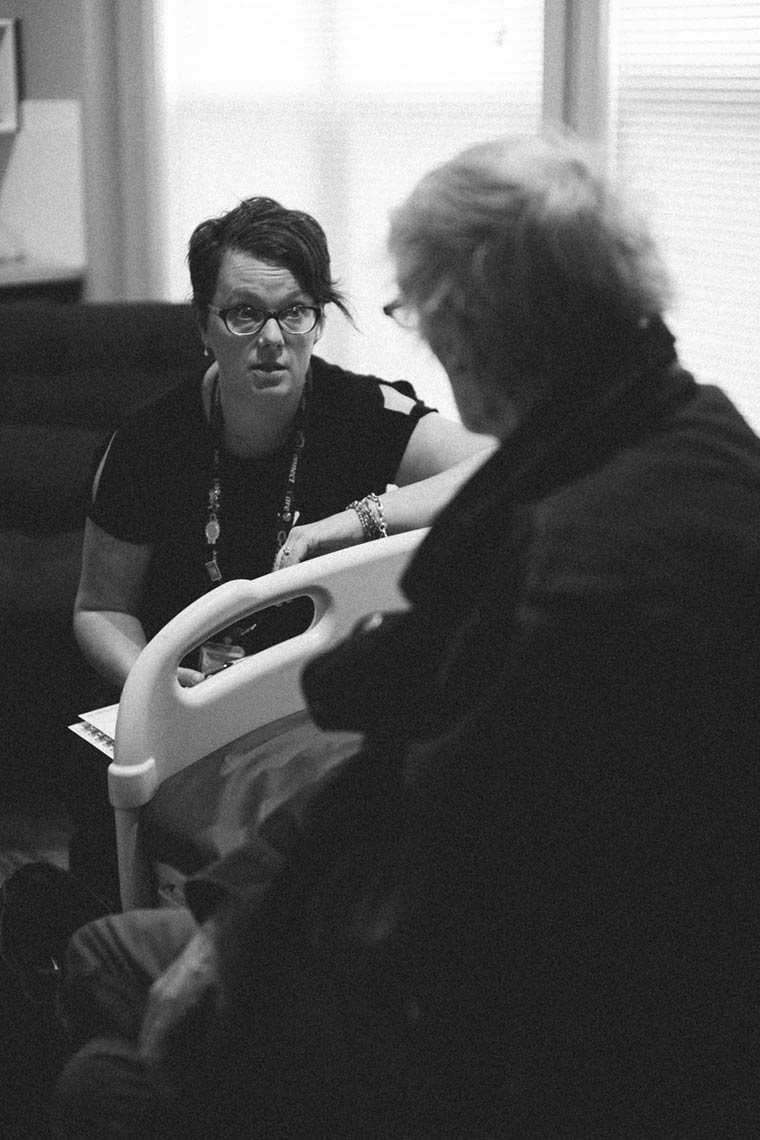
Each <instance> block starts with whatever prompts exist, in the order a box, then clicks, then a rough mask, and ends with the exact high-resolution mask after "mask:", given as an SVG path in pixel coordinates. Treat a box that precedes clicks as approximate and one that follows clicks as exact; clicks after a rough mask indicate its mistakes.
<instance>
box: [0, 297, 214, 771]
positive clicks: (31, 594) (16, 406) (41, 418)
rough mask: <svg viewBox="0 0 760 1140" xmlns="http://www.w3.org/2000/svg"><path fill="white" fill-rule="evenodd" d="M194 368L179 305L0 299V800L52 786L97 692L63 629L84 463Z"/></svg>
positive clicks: (88, 467)
mask: <svg viewBox="0 0 760 1140" xmlns="http://www.w3.org/2000/svg"><path fill="white" fill-rule="evenodd" d="M203 368H204V361H203V352H202V345H201V341H200V337H199V335H198V331H197V328H196V326H195V323H194V320H193V316H192V313H191V310H190V308H189V306H187V305H179V304H170V303H161V302H139V303H138V302H132V303H127V302H124V303H100V304H95V303H76V304H56V303H54V302H30V301H19V302H7V303H4V304H3V303H1V302H0V377H1V383H2V394H1V396H0V654H1V656H0V663H1V664H0V670H1V674H2V698H0V789H2V788H4V787H6V786H8V785H10V784H15V783H18V782H23V781H26V780H29V779H31V778H34V777H37V776H39V775H40V774H43V775H46V774H49V775H50V777H51V778H52V779H53V780H54V779H55V778H56V772H57V758H58V757H59V756H60V754H61V752H62V751H63V750H65V748H66V746H67V739H66V738H67V737H70V738H71V739H73V737H71V734H68V733H66V725H67V724H70V723H71V722H72V721H73V720H75V719H76V714H77V713H78V712H80V711H82V710H83V709H85V708H89V707H93V705H97V704H100V703H102V700H101V698H103V697H104V696H105V695H106V694H104V691H103V689H102V688H101V687H100V685H99V683H98V682H97V679H96V678H95V676H94V674H93V673H92V671H91V670H90V669H89V667H88V666H86V664H85V663H84V661H83V660H82V658H81V655H80V653H79V650H78V648H77V646H76V643H75V642H74V638H73V635H72V632H71V611H72V606H73V602H74V596H75V594H76V589H77V583H78V579H79V559H80V551H81V540H82V527H83V522H84V515H85V511H86V504H87V498H88V494H89V487H90V482H91V476H92V472H93V465H94V461H95V456H96V454H97V452H98V450H99V449H100V448H101V446H102V445H103V443H104V442H105V440H106V439H107V438H108V437H109V435H110V433H111V431H112V430H113V428H114V426H115V425H116V424H117V422H118V421H119V420H120V418H121V417H122V416H123V415H124V413H125V412H126V411H127V410H128V409H129V408H130V407H133V406H134V405H136V404H139V403H140V402H142V401H143V400H145V399H147V398H148V397H149V396H151V395H152V394H154V393H158V392H160V391H162V390H164V389H166V388H168V387H169V386H170V385H171V384H173V383H174V382H175V381H177V380H179V379H181V378H182V377H186V376H188V375H191V374H197V375H198V376H200V374H201V373H202V371H203Z"/></svg>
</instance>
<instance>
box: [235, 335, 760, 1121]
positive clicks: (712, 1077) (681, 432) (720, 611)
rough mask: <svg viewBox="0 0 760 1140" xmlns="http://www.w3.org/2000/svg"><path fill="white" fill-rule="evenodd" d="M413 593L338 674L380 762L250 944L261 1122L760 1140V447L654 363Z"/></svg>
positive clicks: (326, 818) (324, 679) (444, 521)
mask: <svg viewBox="0 0 760 1140" xmlns="http://www.w3.org/2000/svg"><path fill="white" fill-rule="evenodd" d="M602 379H604V381H605V382H604V383H602ZM404 588H405V590H406V592H407V594H408V596H409V598H410V599H411V601H412V603H413V608H412V610H411V612H410V613H409V614H408V615H406V616H405V617H403V618H401V619H400V620H399V619H396V620H393V621H389V622H387V623H386V624H385V625H381V626H380V627H379V628H378V629H377V630H375V631H374V633H370V634H367V635H366V636H365V637H362V638H360V639H359V640H358V641H355V642H354V643H352V644H349V645H347V646H344V647H342V648H339V649H338V650H337V651H335V652H334V653H333V654H331V655H329V656H328V657H327V658H325V659H323V660H322V661H320V662H317V663H315V665H314V666H313V667H310V668H309V669H308V670H307V674H306V677H305V687H306V691H307V694H308V695H309V697H310V701H311V704H312V709H313V711H314V714H315V716H316V718H317V719H318V720H319V721H320V722H321V723H322V724H323V725H324V726H325V727H338V726H340V727H356V726H357V724H358V726H359V727H362V728H364V729H366V730H367V732H368V743H367V746H366V748H365V749H364V751H363V752H362V753H361V755H359V756H358V757H356V758H355V759H354V760H353V761H352V762H351V763H349V764H348V765H347V767H346V768H345V770H344V771H343V772H342V773H341V774H340V775H339V776H338V777H337V778H331V779H330V781H329V785H328V786H327V787H326V788H325V789H323V791H322V792H321V794H320V795H319V796H318V797H317V798H316V800H314V801H313V802H311V804H310V806H309V808H308V811H307V813H306V826H305V829H304V831H303V835H302V838H301V840H300V841H299V844H298V846H297V849H296V852H295V854H294V856H293V858H292V860H290V861H289V862H288V864H287V865H286V866H284V868H283V869H282V870H281V871H280V873H279V875H278V876H277V877H276V878H275V880H274V886H269V885H267V886H266V887H265V888H262V887H261V884H259V886H258V887H257V888H256V889H253V890H252V892H251V894H252V898H254V896H255V901H252V902H251V903H250V904H249V906H248V909H247V912H245V917H244V918H243V917H241V915H242V913H243V912H242V911H241V908H240V907H239V906H238V907H237V908H235V910H234V921H232V922H231V923H230V925H229V929H228V934H227V940H226V947H227V952H226V955H225V978H226V985H227V992H228V994H234V995H235V997H234V999H233V1000H231V1001H230V1003H229V1004H228V1014H229V1015H230V1017H231V1020H229V1021H228V1029H227V1031H226V1032H227V1037H226V1040H227V1041H228V1042H229V1041H230V1040H231V1039H234V1041H235V1047H234V1049H233V1050H232V1052H231V1051H230V1048H229V1046H228V1045H222V1044H219V1046H218V1048H219V1051H220V1056H225V1057H226V1058H227V1061H226V1062H225V1063H226V1066H227V1070H229V1069H230V1068H233V1069H234V1070H235V1072H236V1073H237V1077H236V1078H235V1080H234V1081H233V1082H232V1085H231V1086H230V1087H231V1088H232V1087H233V1086H234V1087H237V1088H239V1087H240V1085H241V1084H242V1085H244V1086H245V1087H246V1088H247V1089H248V1093H247V1094H245V1095H247V1096H248V1097H249V1101H248V1103H247V1108H246V1110H245V1111H246V1112H247V1113H248V1115H247V1117H246V1118H247V1119H252V1118H253V1117H256V1118H258V1119H263V1117H262V1116H261V1114H262V1112H264V1111H265V1110H264V1107H263V1106H264V1104H266V1114H267V1117H266V1118H267V1120H268V1121H269V1122H270V1123H269V1124H268V1125H267V1128H269V1131H264V1132H262V1133H261V1134H262V1135H279V1133H278V1132H277V1131H276V1127H278V1126H279V1125H283V1127H284V1131H283V1133H282V1134H283V1135H301V1134H303V1135H310V1136H320V1135H325V1136H327V1135H338V1134H347V1135H353V1136H357V1137H358V1136H362V1137H378V1138H379V1137H399V1138H401V1137H411V1138H414V1137H429V1138H430V1140H432V1138H433V1137H436V1138H437V1137H449V1136H451V1137H472V1138H475V1140H480V1138H486V1137H496V1136H499V1137H501V1136H515V1137H520V1138H522V1137H530V1138H533V1137H535V1138H536V1140H544V1138H548V1137H555V1136H557V1137H559V1136H561V1137H577V1138H579V1140H580V1138H584V1140H588V1138H591V1137H599V1138H602V1137H605V1138H607V1137H611V1136H625V1137H647V1138H648V1137H652V1138H655V1137H657V1138H659V1137H663V1136H670V1135H674V1136H675V1135H679V1136H689V1137H716V1136H722V1135H725V1136H732V1137H734V1136H737V1137H738V1136H750V1135H753V1134H755V1133H756V1131H757V1128H758V1125H759V1124H760V1077H759V1076H758V1063H757V1062H758V1041H760V1014H759V1013H758V1001H757V977H758V970H757V963H758V945H760V943H759V942H758V932H759V931H760V921H758V920H759V919H760V914H758V894H759V892H758V882H759V881H760V874H759V872H760V859H759V858H758V849H759V841H758V834H759V831H760V828H759V826H758V821H759V820H760V775H759V766H758V760H759V759H760V712H759V711H758V706H760V701H758V677H759V676H760V622H758V617H757V615H758V612H759V611H760V442H759V441H758V439H757V438H756V436H755V435H754V434H753V433H752V431H751V430H750V429H749V428H748V427H747V425H746V424H745V423H744V421H743V420H742V419H741V417H740V416H739V414H738V413H737V411H736V410H735V409H734V408H733V406H732V405H731V404H730V402H729V401H728V400H727V399H726V398H725V396H723V395H722V393H721V392H720V391H718V390H717V389H714V388H707V387H699V386H697V385H696V384H695V383H694V381H693V380H692V379H691V377H689V376H688V375H687V374H686V373H684V372H683V371H681V370H680V369H679V368H678V367H677V364H676V362H675V360H674V355H673V353H672V348H671V343H670V340H669V339H668V337H667V336H666V335H665V332H664V330H662V329H656V330H655V334H654V336H653V338H652V339H651V340H648V341H647V344H646V346H645V348H644V349H642V352H641V355H640V359H639V360H638V362H637V366H636V367H635V368H633V369H631V370H626V372H625V373H624V374H621V375H620V376H618V377H617V378H615V379H614V382H613V383H612V384H610V383H609V378H601V377H600V379H599V381H598V383H594V382H593V381H589V382H588V384H587V387H586V389H585V394H584V392H583V391H581V390H579V389H578V387H577V386H575V387H574V388H572V390H569V391H568V393H567V396H566V398H565V399H563V400H559V399H556V398H555V400H554V402H553V403H552V404H551V405H549V406H547V407H545V408H540V409H537V410H536V412H535V413H534V415H533V416H532V417H531V418H530V420H529V421H528V422H526V423H525V424H524V426H523V427H522V428H521V430H520V431H519V433H518V434H517V435H516V436H515V437H513V438H512V439H511V440H509V441H508V442H507V443H505V444H504V446H503V447H502V448H501V449H500V451H499V452H498V453H497V454H496V455H495V456H494V457H493V458H492V459H491V460H490V461H489V462H488V463H487V464H486V465H485V466H484V467H483V468H482V469H481V470H480V471H479V472H478V473H477V474H476V476H475V477H474V478H473V479H472V480H471V481H470V483H469V484H468V485H467V486H466V487H465V488H464V489H463V491H462V492H461V493H460V494H459V496H458V497H457V498H456V500H455V501H454V502H453V503H452V504H451V505H450V507H449V508H448V509H447V510H446V511H445V512H444V513H443V514H442V515H441V517H440V518H439V520H438V521H437V523H436V525H435V527H434V528H433V530H432V531H431V533H430V535H429V537H428V539H427V540H426V541H425V543H424V544H423V546H422V548H421V549H420V551H419V553H418V555H417V557H416V558H415V560H414V563H413V564H412V566H411V567H410V569H409V571H408V572H407V574H406V577H405V581H404ZM230 1011H232V1012H230ZM252 1025H255V1029H254V1030H252V1029H251V1026H252ZM230 1026H233V1027H234V1028H233V1030H230V1028H229V1027H230ZM222 1036H223V1035H222V1033H221V1031H220V1034H219V1037H218V1041H219V1042H221V1040H222ZM232 1054H234V1056H235V1057H236V1058H237V1059H238V1061H240V1065H235V1066H230V1060H229V1059H230V1056H231V1055H232ZM242 1058H244V1060H242ZM221 1068H222V1069H224V1065H222V1066H221ZM242 1073H245V1074H247V1076H246V1078H245V1080H242V1079H241V1074H242ZM254 1073H257V1074H259V1077H258V1078H256V1077H254V1078H253V1080H252V1079H251V1074H254ZM283 1073H284V1074H287V1075H286V1076H283ZM264 1088H266V1089H267V1093H266V1095H262V1090H263V1089H264ZM235 1095H238V1094H237V1093H236V1094H235ZM230 1097H231V1098H232V1093H230ZM272 1121H274V1122H276V1123H272ZM300 1128H303V1132H301V1131H299V1129H300ZM240 1134H241V1135H242V1134H245V1133H244V1132H241V1133H240ZM250 1134H251V1135H257V1134H258V1133H255V1132H253V1133H250Z"/></svg>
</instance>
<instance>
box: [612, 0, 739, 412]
mask: <svg viewBox="0 0 760 1140" xmlns="http://www.w3.org/2000/svg"><path fill="white" fill-rule="evenodd" d="M612 35H613V37H614V44H613V57H612V58H613V59H614V60H615V63H616V71H615V75H614V79H615V94H616V100H615V129H614V131H615V151H616V159H617V166H618V171H619V174H620V175H621V179H622V181H623V184H624V185H625V184H628V185H629V186H630V187H631V188H632V190H633V192H634V194H635V195H636V196H637V197H639V198H640V200H641V202H642V203H643V204H644V205H645V206H646V207H648V211H647V212H650V213H651V215H652V217H653V224H654V229H655V233H656V235H657V236H658V238H659V240H660V241H661V244H662V246H663V250H664V253H665V256H666V259H667V262H668V265H669V268H670V269H671V273H672V276H673V279H674V285H675V293H676V300H675V303H674V307H673V312H672V314H671V316H670V319H671V324H672V325H673V328H674V331H675V332H676V334H677V336H678V342H679V349H680V351H681V354H682V358H683V359H684V362H685V363H686V364H687V365H688V366H689V367H691V368H693V369H694V371H695V372H696V373H697V377H698V379H702V380H705V381H710V382H714V383H718V384H719V385H720V386H721V387H723V388H724V389H725V390H726V391H727V392H728V393H729V394H730V395H731V396H732V397H733V398H734V399H735V401H736V403H737V404H738V406H739V407H740V409H741V410H742V411H743V412H744V413H745V415H747V417H748V418H749V419H750V421H751V422H752V423H753V425H754V426H755V427H756V428H757V429H760V384H759V383H758V370H759V369H760V317H759V315H758V314H760V189H759V187H760V0H753V2H746V3H719V2H715V3H697V2H695V0H681V2H675V0H670V2H668V0H660V2H658V3H654V2H649V0H617V3H616V5H615V7H614V20H613V24H612Z"/></svg>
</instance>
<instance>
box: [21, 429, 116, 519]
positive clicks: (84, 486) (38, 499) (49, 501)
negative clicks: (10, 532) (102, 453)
mask: <svg viewBox="0 0 760 1140" xmlns="http://www.w3.org/2000/svg"><path fill="white" fill-rule="evenodd" d="M108 437H109V433H108V432H107V431H106V430H104V429H103V428H79V427H61V426H60V425H55V424H50V425H47V424H34V423H26V424H8V423H0V487H5V488H8V493H7V494H4V495H2V496H0V528H4V529H17V530H23V531H27V532H29V533H48V532H49V533H55V532H56V531H63V530H70V529H73V528H75V527H80V528H81V527H82V525H83V521H84V516H85V514H86V511H87V503H88V500H89V495H90V487H91V484H92V476H93V470H94V465H95V459H96V455H97V453H98V451H99V449H100V448H101V446H102V445H103V444H104V443H105V442H106V440H107V439H108Z"/></svg>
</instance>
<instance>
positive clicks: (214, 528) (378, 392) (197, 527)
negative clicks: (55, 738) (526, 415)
mask: <svg viewBox="0 0 760 1140" xmlns="http://www.w3.org/2000/svg"><path fill="white" fill-rule="evenodd" d="M188 263H189V268H190V278H191V283H192V295H193V306H194V309H195V312H196V314H197V319H198V324H199V327H200V332H201V336H202V338H203V342H204V344H205V346H206V352H207V355H208V356H209V359H210V361H211V362H212V363H211V366H210V367H209V369H208V370H207V372H206V375H205V376H204V377H203V378H202V379H199V378H196V377H188V379H187V382H186V383H184V384H181V385H179V386H178V387H176V388H174V389H173V390H171V391H169V392H168V393H166V394H165V395H163V396H161V397H159V398H158V399H157V400H154V401H153V402H151V403H150V404H148V405H146V406H144V407H142V408H141V409H140V410H138V411H137V412H136V413H135V414H133V415H132V416H131V418H130V419H129V420H128V421H127V422H126V423H124V424H123V425H122V426H121V427H120V428H119V430H118V431H117V432H116V433H115V435H114V436H113V438H112V439H111V440H110V442H109V444H108V446H107V449H106V451H105V454H104V456H103V458H102V460H101V462H100V465H99V467H98V470H97V472H96V474H95V479H94V485H93V491H92V501H91V503H90V508H89V512H88V519H87V522H86V527H85V538H84V549H83V557H82V573H81V579H80V585H79V591H78V594H77V598H76V603H75V612H74V629H75V633H76V637H77V640H78V642H79V645H80V647H81V649H82V651H83V652H84V654H85V656H86V657H87V659H88V660H89V662H90V663H91V664H92V665H93V666H94V668H95V670H96V671H97V672H98V673H99V674H100V675H101V677H102V678H104V680H105V682H106V688H105V689H104V691H103V693H102V697H101V703H103V704H105V703H110V702H112V701H115V700H117V699H118V695H119V692H120V690H121V688H122V686H123V684H124V681H125V680H126V677H127V674H128V673H129V671H130V669H131V667H132V665H133V664H134V662H135V660H136V658H137V656H138V654H139V653H140V651H141V650H142V648H143V646H144V645H145V644H146V641H147V640H148V639H149V638H151V637H152V636H153V635H154V634H155V633H156V632H157V631H158V630H159V629H160V628H161V627H162V626H163V625H165V624H166V622H167V621H169V619H170V618H172V617H174V616H175V614H177V613H179V611H180V610H182V609H184V607H185V606H187V605H189V604H190V602H192V601H194V600H195V599H196V598H198V597H200V596H201V595H202V594H203V593H204V592H205V591H207V590H210V589H213V588H214V586H216V585H217V584H218V583H219V582H222V581H229V580H230V579H233V578H256V577H258V576H259V575H262V574H267V573H269V572H270V571H271V570H272V569H273V568H279V567H282V566H291V565H294V564H295V563H297V562H300V561H302V560H304V559H306V558H311V557H313V556H315V555H317V554H321V553H324V552H327V551H331V550H336V549H339V548H341V547H345V546H349V545H351V544H353V543H358V542H363V541H366V540H372V539H377V538H382V537H383V535H385V534H386V533H393V532H396V531H403V530H411V529H413V528H415V527H421V526H426V525H428V524H429V523H430V522H432V520H433V517H434V515H435V514H436V513H437V511H438V510H439V509H440V507H442V506H443V504H444V503H445V502H446V501H447V500H448V499H449V498H450V497H451V495H452V493H453V492H454V491H455V490H456V489H457V488H458V486H459V485H460V484H461V483H462V482H463V481H464V480H465V479H466V478H467V477H468V475H469V474H470V473H471V472H472V471H473V470H474V469H475V467H476V466H478V465H479V463H480V462H481V457H483V456H485V455H486V454H487V451H486V450H484V449H485V448H487V447H488V442H489V441H488V440H487V439H486V438H485V437H481V436H477V435H474V434H472V433H470V432H468V431H467V430H466V429H465V428H463V427H462V426H461V425H459V424H457V423H454V422H452V421H449V420H446V419H445V418H444V417H443V416H441V415H438V414H437V413H435V412H433V411H432V410H431V409H430V408H428V407H426V406H425V405H424V404H423V403H421V402H420V401H419V400H417V399H416V397H415V394H414V391H413V389H412V387H411V386H410V385H409V384H407V383H404V382H403V381H401V382H398V383H396V384H388V383H384V382H383V381H381V380H379V379H377V378H376V377H374V376H357V375H354V374H352V373H350V372H346V371H344V370H343V369H342V368H338V367H337V366H335V365H332V364H328V363H327V362H326V361H324V360H322V359H320V358H319V357H317V356H314V355H313V352H314V348H315V345H316V344H317V342H318V341H319V338H320V335H321V333H322V330H323V328H324V324H325V313H326V309H327V307H328V306H329V305H335V306H336V307H337V308H338V309H340V310H341V311H342V312H343V313H344V314H345V315H346V316H349V311H348V306H347V304H346V301H345V299H344V297H343V295H342V294H341V293H340V292H339V290H338V289H337V288H336V285H335V283H334V281H333V279H332V277H331V271H330V257H329V253H328V249H327V242H326V239H325V235H324V232H323V230H322V228H321V227H320V226H319V224H318V223H317V222H316V221H315V220H314V218H312V217H310V216H309V215H308V214H305V213H302V212H300V211H297V210H289V209H285V208H284V207H283V206H281V205H280V204H279V203H277V202H274V201H272V200H271V199H269V198H251V199H248V200H247V201H243V202H241V203H240V205H239V206H237V207H236V208H235V209H233V210H231V211H229V212H228V213H225V214H223V215H221V216H220V217H217V218H212V219H209V220H208V221H205V222H202V223H201V224H200V225H199V226H197V228H196V229H195V231H194V232H193V234H192V236H191V238H190V243H189V251H188ZM388 484H394V485H395V488H396V489H394V490H391V491H386V486H387V485H388ZM312 612H313V611H312V605H311V602H310V601H309V600H308V599H305V598H304V599H297V600H296V601H294V602H290V603H288V604H287V605H284V606H279V607H273V608H272V609H271V610H269V611H266V612H265V613H263V614H261V613H259V614H257V615H256V619H255V622H251V623H244V624H242V625H239V626H236V627H233V628H231V629H228V630H225V631H223V633H221V634H219V635H217V636H215V638H214V639H213V640H212V641H210V642H208V643H207V644H205V645H203V646H201V647H200V648H199V650H198V651H197V652H195V653H193V654H191V655H190V656H189V657H188V658H187V659H186V660H185V661H183V662H182V663H181V665H180V669H179V674H178V676H179V681H180V683H181V684H182V685H185V686H191V685H195V684H197V683H198V682H200V681H202V680H203V679H204V677H205V676H207V675H208V674H209V673H212V672H215V671H216V670H217V669H219V668H221V667H224V665H225V664H227V663H229V662H232V661H234V660H236V659H238V658H239V657H241V656H244V655H246V654H249V653H253V652H256V651H257V650H259V649H262V648H264V647H265V646H267V645H270V644H274V643H276V642H277V641H280V640H284V639H285V638H286V637H289V636H292V635H293V634H295V633H298V632H300V631H301V630H303V629H305V628H307V627H308V625H309V622H310V620H311V616H312ZM72 747H74V746H73V745H72ZM85 751H86V753H87V754H88V755H87V756H86V757H84V756H76V757H73V758H72V763H71V764H70V773H69V776H68V779H67V781H66V789H67V796H66V798H67V803H68V808H69V814H70V816H71V818H72V823H73V835H72V838H71V841H70V844H69V866H70V869H71V870H73V871H75V872H76V873H77V874H78V875H79V876H80V877H81V878H83V879H84V880H86V881H87V882H88V883H89V884H90V885H91V886H92V887H93V889H95V890H97V891H98V892H99V893H100V894H101V895H103V896H104V897H106V898H107V899H109V900H110V899H113V900H114V901H116V900H117V899H118V888H117V885H116V883H117V875H116V858H115V842H114V839H113V812H112V811H111V810H110V808H109V806H108V797H107V792H106V787H105V780H106V777H105V770H104V769H103V768H102V766H101V765H98V766H97V768H95V766H94V765H93V764H92V763H91V758H90V757H89V752H90V750H89V749H86V750H85ZM109 853H111V857H110V858H108V857H107V855H108V854H109Z"/></svg>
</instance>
